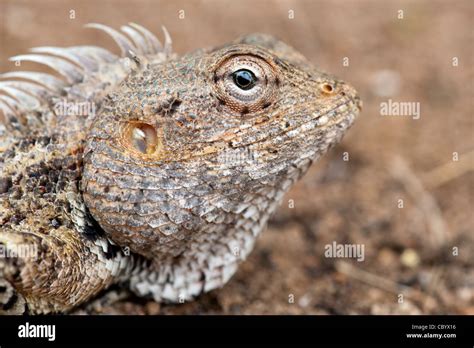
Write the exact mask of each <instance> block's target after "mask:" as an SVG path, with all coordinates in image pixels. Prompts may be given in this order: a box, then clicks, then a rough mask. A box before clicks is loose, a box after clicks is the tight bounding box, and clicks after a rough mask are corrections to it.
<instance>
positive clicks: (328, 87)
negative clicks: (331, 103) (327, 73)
mask: <svg viewBox="0 0 474 348" xmlns="http://www.w3.org/2000/svg"><path fill="white" fill-rule="evenodd" d="M321 91H322V92H323V93H324V94H333V93H334V86H333V85H332V84H330V83H323V84H322V85H321Z"/></svg>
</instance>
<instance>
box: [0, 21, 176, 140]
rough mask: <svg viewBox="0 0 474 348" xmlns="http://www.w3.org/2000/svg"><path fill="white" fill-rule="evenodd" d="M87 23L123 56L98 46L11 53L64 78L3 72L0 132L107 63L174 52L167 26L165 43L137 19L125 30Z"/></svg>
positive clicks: (51, 48)
mask: <svg viewBox="0 0 474 348" xmlns="http://www.w3.org/2000/svg"><path fill="white" fill-rule="evenodd" d="M86 27H87V28H93V29H98V30H101V31H104V32H105V33H107V34H108V35H110V36H111V37H112V38H113V40H114V41H115V42H116V44H117V45H118V47H119V48H120V51H121V55H120V57H119V56H117V55H115V54H113V53H111V52H110V51H108V50H106V49H104V48H102V47H97V46H73V47H66V48H62V47H49V46H44V47H36V48H33V49H31V52H32V53H29V54H23V55H17V56H14V57H11V58H10V59H9V60H10V61H14V62H23V61H29V62H35V63H39V64H43V65H45V66H47V67H49V68H52V69H53V70H55V71H56V72H57V73H58V74H59V75H61V78H58V77H56V76H54V75H51V74H48V73H41V72H35V71H13V72H7V73H4V74H0V135H1V133H2V128H3V130H4V129H5V128H7V129H8V128H10V127H9V126H10V125H12V124H13V125H14V124H17V123H18V120H21V119H22V114H23V113H25V112H28V111H34V110H38V108H39V107H40V106H41V105H44V104H45V103H46V102H47V100H48V98H49V97H54V96H59V95H61V94H62V92H63V91H64V90H65V89H67V88H68V87H71V86H73V85H74V84H77V83H81V82H82V81H84V79H85V78H86V77H87V76H90V75H92V74H93V73H95V72H97V71H99V69H100V68H101V67H103V66H104V65H106V64H112V63H115V62H117V61H118V60H119V59H120V58H122V57H128V58H132V59H134V60H135V61H136V60H137V58H139V57H147V56H150V55H156V54H158V53H162V54H164V55H165V56H169V55H171V53H172V40H171V37H170V35H169V33H168V31H167V30H166V28H165V27H162V29H163V33H164V38H165V42H164V44H162V43H161V42H160V40H158V38H157V37H156V36H155V35H153V34H152V33H151V32H150V31H149V30H147V29H146V28H144V27H142V26H140V25H138V24H135V23H129V24H128V25H124V26H122V27H121V28H120V29H121V31H122V32H119V31H117V30H114V29H112V28H110V27H108V26H105V25H102V24H96V23H91V24H87V25H86ZM2 126H3V127H2ZM13 128H15V127H13ZM0 148H1V147H0Z"/></svg>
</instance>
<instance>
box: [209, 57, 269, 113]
mask: <svg viewBox="0 0 474 348" xmlns="http://www.w3.org/2000/svg"><path fill="white" fill-rule="evenodd" d="M214 74H215V77H214V81H215V85H214V89H215V91H216V94H217V97H218V98H219V100H221V101H222V102H223V103H224V104H225V105H226V106H228V107H229V108H231V109H232V110H234V111H236V112H239V113H242V114H246V113H252V112H256V111H258V110H260V109H261V108H262V107H263V106H264V105H268V104H269V103H271V102H272V101H273V100H274V98H275V95H276V90H277V82H276V81H277V78H276V75H277V74H276V71H275V67H274V66H273V65H272V64H270V63H268V61H267V60H266V59H265V58H262V57H260V56H255V55H251V54H243V55H233V56H230V57H228V58H227V59H225V60H224V61H223V62H222V63H220V65H219V66H218V67H217V69H216V70H215V72H214Z"/></svg>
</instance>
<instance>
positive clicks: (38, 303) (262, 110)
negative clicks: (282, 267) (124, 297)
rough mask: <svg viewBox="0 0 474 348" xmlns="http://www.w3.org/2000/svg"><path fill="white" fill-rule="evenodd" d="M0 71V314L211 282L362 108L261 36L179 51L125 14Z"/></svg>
mask: <svg viewBox="0 0 474 348" xmlns="http://www.w3.org/2000/svg"><path fill="white" fill-rule="evenodd" d="M88 26H89V27H91V28H95V29H99V30H102V31H103V32H105V33H107V34H109V35H110V36H111V37H112V38H113V39H114V40H115V42H116V43H117V45H118V47H119V48H120V52H121V53H120V55H116V54H114V53H112V52H110V51H109V50H106V49H104V48H101V47H98V46H72V47H68V48H60V47H50V46H46V47H37V48H34V49H32V52H31V53H29V54H24V55H19V56H15V57H12V58H11V60H12V61H15V62H23V61H32V62H36V63H40V64H43V65H46V66H48V67H50V68H52V69H54V70H55V71H56V72H57V73H56V74H52V73H44V72H35V71H11V72H7V73H4V74H2V75H0V78H1V80H0V173H1V175H0V226H1V227H0V311H1V312H2V313H6V314H12V313H13V314H22V313H30V314H42V313H67V312H70V311H71V310H73V309H74V308H76V307H77V306H79V305H81V304H84V303H87V302H88V301H91V300H92V299H94V298H95V297H97V296H98V295H99V294H100V293H101V292H104V291H106V290H107V289H108V288H110V287H111V286H112V285H114V286H115V285H116V286H119V287H120V288H124V289H127V291H130V292H132V293H134V294H136V295H138V296H140V297H147V298H152V299H154V300H155V301H158V302H170V303H177V302H183V301H188V300H192V299H194V298H196V297H197V296H199V295H200V294H201V293H204V292H208V291H210V290H213V289H216V288H220V287H222V286H223V285H224V284H226V283H227V282H228V281H229V279H230V278H231V277H232V275H233V274H234V273H235V272H236V271H237V269H238V265H239V264H240V263H241V262H242V261H243V260H245V259H246V257H247V255H248V254H249V253H250V252H251V251H252V249H253V247H254V245H255V242H256V239H257V237H258V235H259V234H260V233H261V232H262V230H264V229H265V226H266V224H267V221H268V219H269V218H270V217H271V215H272V213H273V212H274V211H275V210H276V208H277V207H278V205H279V204H280V203H281V201H282V199H283V196H284V194H285V193H286V192H287V191H288V190H289V189H290V188H291V187H292V185H293V184H294V183H295V182H296V181H298V179H300V178H301V177H302V176H303V175H304V173H305V172H306V171H307V170H308V168H309V167H310V166H311V164H312V163H314V162H315V161H317V159H318V158H319V157H320V156H321V155H323V154H324V153H325V152H327V150H328V149H329V148H331V147H332V146H333V145H335V144H337V143H338V142H339V141H340V140H341V138H342V136H343V135H344V134H345V133H346V131H347V130H348V129H349V128H350V126H351V125H352V124H353V122H354V120H355V119H356V117H357V116H358V114H359V112H360V110H361V105H362V103H361V100H360V97H359V96H358V94H357V92H356V90H355V89H354V88H353V87H352V86H351V85H349V84H348V83H346V82H343V81H342V80H340V79H338V78H336V77H334V76H332V75H330V74H327V73H325V72H322V71H320V70H318V69H316V68H315V67H314V66H313V65H312V64H311V63H310V62H309V61H308V60H307V59H306V58H305V57H304V56H303V55H302V54H301V53H299V52H298V51H296V50H295V49H294V48H292V47H291V46H289V45H287V44H285V43H283V42H282V41H280V40H278V39H276V38H274V37H273V36H270V35H267V34H259V33H256V34H249V35H244V36H241V37H239V38H237V39H235V40H234V41H231V42H229V43H227V44H225V45H221V46H218V47H214V48H205V49H198V50H195V51H192V52H190V53H187V54H184V55H182V56H178V55H177V54H176V53H174V52H173V50H172V40H171V37H170V35H169V33H168V32H167V30H166V29H165V28H164V27H163V32H164V38H165V39H164V43H162V42H161V41H160V40H159V39H158V38H157V37H156V36H155V35H154V34H152V33H151V32H150V31H149V30H147V29H146V28H144V27H142V26H140V25H138V24H135V23H129V24H128V25H124V26H122V27H121V28H120V31H119V30H115V29H113V28H111V27H108V26H105V25H102V24H89V25H88Z"/></svg>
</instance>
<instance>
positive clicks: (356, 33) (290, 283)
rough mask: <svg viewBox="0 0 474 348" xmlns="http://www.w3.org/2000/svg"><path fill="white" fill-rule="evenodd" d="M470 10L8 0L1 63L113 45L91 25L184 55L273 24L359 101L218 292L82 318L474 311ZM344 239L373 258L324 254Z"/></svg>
mask: <svg viewBox="0 0 474 348" xmlns="http://www.w3.org/2000/svg"><path fill="white" fill-rule="evenodd" d="M473 18H474V3H473V2H472V1H469V0H465V1H462V0H458V1H449V2H447V1H393V0H391V1H383V2H381V1H376V0H362V1H355V0H338V1H319V0H314V1H313V0H293V1H271V0H242V1H238V2H237V1H230V0H215V1H214V0H201V1H199V0H187V1H184V0H178V1H171V0H162V1H145V0H134V1H125V0H124V1H119V0H116V1H112V0H108V1H104V0H101V1H92V0H87V1H83V0H81V1H79V0H78V1H60V0H41V1H33V0H31V1H22V0H14V1H13V0H12V1H8V0H0V21H1V22H0V72H6V71H10V70H18V69H27V68H29V66H28V65H27V64H26V63H23V64H22V67H20V68H18V67H15V65H14V64H13V63H12V62H9V61H8V57H10V56H13V55H16V54H20V53H25V52H27V51H28V49H29V48H31V47H35V46H71V45H79V44H96V45H101V46H104V47H106V48H109V49H111V50H113V51H115V52H117V53H118V49H117V47H115V45H114V43H113V42H112V40H111V39H110V38H109V37H107V35H105V34H103V33H101V32H98V31H95V30H91V29H84V28H83V25H84V24H86V23H89V22H98V23H102V24H106V25H109V26H112V27H114V28H116V29H118V28H119V27H120V25H123V24H126V23H128V22H131V21H133V22H136V23H139V24H141V25H143V26H145V27H147V28H148V29H150V30H151V31H153V32H155V33H156V34H158V36H159V37H162V34H161V33H160V28H161V25H165V26H166V27H167V29H168V31H169V32H170V33H171V36H172V38H173V46H174V49H175V51H176V52H177V53H179V54H182V53H185V52H187V51H190V50H194V49H197V48H201V47H207V46H215V45H221V44H223V43H225V42H227V41H230V40H233V39H235V38H236V37H237V36H240V35H242V34H246V33H251V32H264V33H268V34H272V35H274V36H276V37H279V38H280V39H282V40H283V41H285V42H286V43H288V44H290V45H291V46H293V47H295V48H296V49H297V50H299V51H300V52H301V53H303V54H304V55H305V56H306V57H307V58H308V59H309V60H310V61H312V62H313V63H314V64H315V65H316V66H317V67H319V68H320V69H321V70H324V71H327V72H330V73H333V74H334V75H336V76H338V77H340V78H342V79H344V80H346V81H347V82H349V83H351V84H352V85H353V86H355V87H356V89H357V90H358V91H359V93H360V95H361V98H362V100H363V103H364V108H363V111H362V114H361V117H360V118H359V119H358V121H357V122H356V124H355V125H354V126H353V128H352V129H351V130H350V131H349V133H348V135H347V136H346V137H345V138H344V140H343V141H342V143H341V144H340V145H339V146H337V147H335V148H334V149H332V150H331V152H330V153H329V154H328V155H327V156H325V158H324V159H322V160H321V161H320V162H319V163H317V164H316V165H313V167H312V168H311V169H310V171H309V172H308V173H307V175H306V176H305V177H304V178H303V180H301V181H300V182H299V183H298V184H297V185H296V186H295V187H294V188H293V189H292V190H291V191H290V192H289V193H288V195H287V196H286V197H285V199H284V201H283V203H282V205H281V207H280V208H279V210H278V211H277V213H276V214H275V216H274V217H273V219H272V220H271V222H270V224H269V227H268V230H267V231H265V232H264V233H263V234H262V235H261V236H260V237H259V240H258V242H257V245H256V248H255V250H254V251H253V253H252V254H251V255H250V257H249V258H248V260H247V261H245V262H244V263H243V264H242V266H241V267H240V269H239V271H238V273H237V274H236V275H235V276H234V278H232V279H231V281H230V282H229V283H228V284H227V285H226V286H225V287H224V288H223V289H220V290H216V291H213V292H211V293H208V294H205V295H203V296H201V297H199V298H198V299H197V300H196V301H194V302H190V303H186V304H180V305H163V304H157V303H154V302H152V301H146V300H142V299H136V298H133V297H128V298H123V299H120V300H117V301H116V302H115V303H109V302H107V301H101V300H100V299H99V300H97V301H95V303H94V304H93V305H89V306H85V307H84V308H81V309H79V310H78V311H77V313H110V314H114V313H117V314H119V313H130V314H142V313H144V314H158V313H162V314H204V313H210V314H436V313H437V314H448V313H449V314H453V313H459V314H474V267H473V265H474V234H473V228H474V218H473V193H474V186H473V167H474V142H473V140H474V122H473V120H474V119H473V110H474V108H473V96H474V95H473V78H474V74H473V63H474V62H473V48H474V40H473V35H474V31H473V30H472V27H473ZM31 67H33V65H32V66H31ZM34 68H35V69H39V70H41V69H43V68H42V67H41V66H34ZM389 100H392V102H415V103H419V105H420V118H419V119H414V118H413V117H411V116H382V115H381V112H380V110H381V103H384V102H388V101H389ZM333 242H336V243H338V244H357V245H363V246H364V251H365V257H364V260H363V261H361V262H359V261H357V260H356V259H353V258H328V257H326V256H325V247H326V246H327V245H332V243H333Z"/></svg>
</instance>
